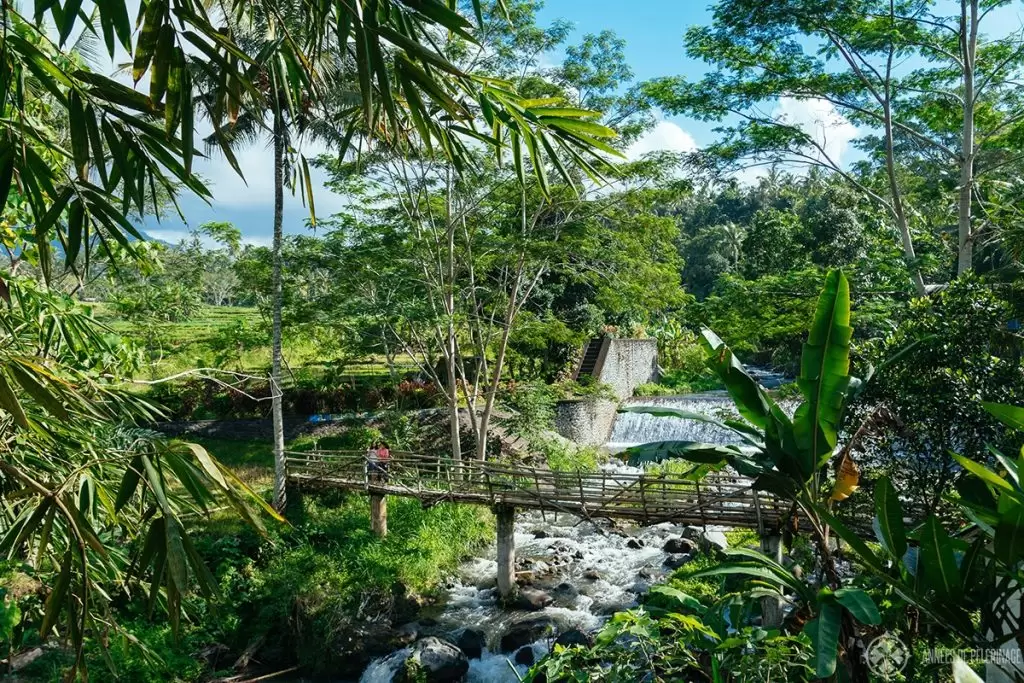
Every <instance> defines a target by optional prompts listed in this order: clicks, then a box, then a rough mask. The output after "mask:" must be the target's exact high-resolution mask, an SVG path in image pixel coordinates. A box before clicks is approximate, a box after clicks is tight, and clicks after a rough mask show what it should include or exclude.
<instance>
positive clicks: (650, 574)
mask: <svg viewBox="0 0 1024 683" xmlns="http://www.w3.org/2000/svg"><path fill="white" fill-rule="evenodd" d="M666 561H667V560H666ZM637 576H639V577H640V578H641V579H643V580H645V581H654V580H655V579H657V578H658V571H657V570H656V569H655V568H654V567H644V568H642V569H641V570H640V571H638V572H637Z"/></svg>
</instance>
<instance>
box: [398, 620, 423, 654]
mask: <svg viewBox="0 0 1024 683" xmlns="http://www.w3.org/2000/svg"><path fill="white" fill-rule="evenodd" d="M419 637H420V625H419V624H417V623H416V622H413V623H411V624H404V625H402V626H399V627H398V628H396V629H395V633H394V637H393V641H392V642H394V644H395V646H396V647H399V648H402V647H406V646H407V645H411V644H412V643H414V642H416V639H417V638H419Z"/></svg>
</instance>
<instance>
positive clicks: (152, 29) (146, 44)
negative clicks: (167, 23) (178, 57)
mask: <svg viewBox="0 0 1024 683" xmlns="http://www.w3.org/2000/svg"><path fill="white" fill-rule="evenodd" d="M166 11H167V5H166V3H165V2H164V0H149V3H148V4H147V5H146V11H145V14H144V15H143V19H142V31H141V32H140V33H139V39H138V41H137V43H136V45H135V58H134V61H133V62H132V80H133V81H135V83H138V82H139V81H140V80H142V76H143V75H144V74H145V73H146V70H147V69H149V63H150V62H151V61H152V59H153V53H154V52H155V51H156V44H157V40H158V38H159V36H160V29H161V27H162V26H163V25H164V20H165V18H166Z"/></svg>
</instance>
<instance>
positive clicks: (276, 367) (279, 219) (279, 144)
mask: <svg viewBox="0 0 1024 683" xmlns="http://www.w3.org/2000/svg"><path fill="white" fill-rule="evenodd" d="M284 142H285V141H284V122H283V121H282V120H281V114H280V112H275V113H274V247H273V249H274V265H273V273H272V280H273V282H272V284H271V289H272V302H273V303H272V305H273V309H274V311H273V325H274V328H273V336H272V340H271V349H272V351H271V362H270V395H271V413H272V415H273V421H274V509H275V510H277V511H278V512H283V511H284V508H285V505H286V503H287V495H286V484H287V479H288V470H287V466H286V463H285V456H284V414H283V411H282V405H281V393H282V392H281V305H282V303H283V298H284V297H283V286H282V283H281V265H282V264H281V261H282V254H281V250H282V242H283V241H284V235H283V225H282V223H283V221H284Z"/></svg>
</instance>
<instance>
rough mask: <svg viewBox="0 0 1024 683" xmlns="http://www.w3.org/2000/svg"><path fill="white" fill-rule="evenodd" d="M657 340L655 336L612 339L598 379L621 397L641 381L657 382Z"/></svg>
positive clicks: (628, 396)
mask: <svg viewBox="0 0 1024 683" xmlns="http://www.w3.org/2000/svg"><path fill="white" fill-rule="evenodd" d="M658 376H659V371H658V342H657V340H655V339H610V340H608V352H607V354H606V355H605V358H604V363H603V364H602V365H601V367H600V368H599V370H598V376H597V380H598V381H600V382H603V383H605V384H607V385H609V386H611V387H612V388H613V389H614V390H615V395H616V396H618V397H619V399H620V400H624V399H627V398H630V397H631V396H632V395H633V391H634V390H635V389H636V388H637V387H638V386H640V385H641V384H647V383H648V382H657V381H658Z"/></svg>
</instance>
